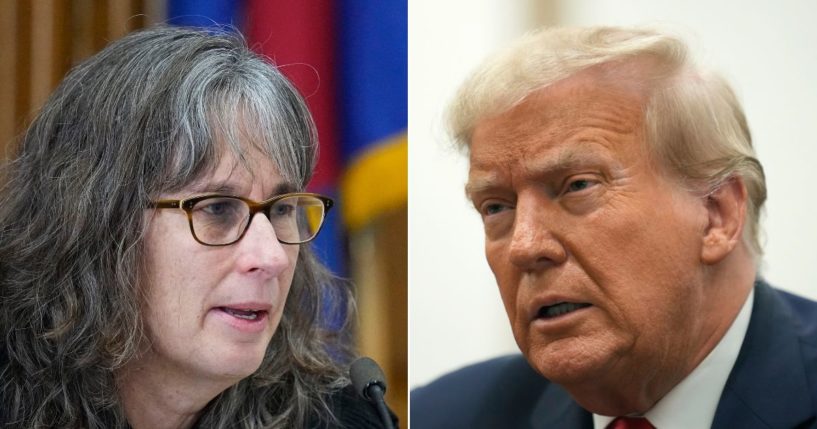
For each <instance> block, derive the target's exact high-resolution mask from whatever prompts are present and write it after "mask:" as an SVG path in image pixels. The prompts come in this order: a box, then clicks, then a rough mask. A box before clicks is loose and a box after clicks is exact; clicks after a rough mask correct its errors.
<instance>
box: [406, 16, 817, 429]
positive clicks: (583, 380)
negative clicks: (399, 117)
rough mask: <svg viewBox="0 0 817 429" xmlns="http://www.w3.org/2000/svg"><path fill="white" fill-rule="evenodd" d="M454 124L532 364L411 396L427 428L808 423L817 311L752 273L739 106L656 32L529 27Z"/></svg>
mask: <svg viewBox="0 0 817 429" xmlns="http://www.w3.org/2000/svg"><path fill="white" fill-rule="evenodd" d="M450 126H451V129H452V133H453V136H454V138H455V139H456V141H457V142H458V144H459V145H460V146H461V147H462V148H463V150H464V151H465V152H466V153H467V154H468V156H469V166H470V170H469V176H468V184H467V186H466V191H467V194H468V197H469V198H470V199H471V201H472V202H473V205H474V207H475V208H476V210H477V211H478V212H479V214H480V216H481V217H482V220H483V224H484V230H485V253H486V257H487V259H488V263H489V265H490V267H491V270H492V271H493V272H494V275H495V277H496V280H497V284H498V286H499V291H500V295H501V297H502V301H503V304H504V306H505V310H506V312H507V314H508V318H509V320H510V322H511V327H512V330H513V334H514V338H515V340H516V343H517V344H518V345H519V348H520V350H521V351H522V354H523V355H524V356H523V357H522V356H509V357H504V358H499V359H494V360H492V361H488V362H485V363H481V364H477V365H474V366H471V367H468V368H465V369H462V370H459V371H457V372H455V373H452V374H449V375H447V376H444V377H443V378H441V379H439V380H437V381H435V382H433V383H431V384H430V385H428V386H425V387H422V388H419V389H417V390H415V391H414V392H413V393H412V397H411V425H412V427H416V428H459V427H462V428H516V427H524V428H551V427H553V428H596V429H603V428H649V427H657V428H660V429H664V428H673V427H677V428H707V427H715V428H799V427H804V428H805V427H813V426H815V425H817V417H815V415H817V412H815V410H817V303H814V302H811V301H808V300H806V299H804V298H800V297H796V296H794V295H791V294H788V293H785V292H782V291H779V290H776V289H773V288H772V287H771V286H769V285H768V284H766V283H765V282H764V281H763V279H762V278H760V277H759V276H758V272H757V265H758V263H759V260H760V257H761V253H762V248H761V246H760V242H759V239H758V234H759V215H760V210H761V208H762V206H763V203H764V201H765V199H766V185H765V178H764V175H763V169H762V167H761V165H760V163H759V162H758V160H757V159H756V157H755V153H754V149H753V148H752V143H751V136H750V133H749V128H748V125H747V123H746V119H745V116H744V114H743V111H742V108H741V107H740V104H739V102H738V101H737V98H736V96H735V94H734V93H733V91H732V90H731V89H730V87H729V85H728V84H727V83H726V82H725V81H724V80H723V79H721V78H719V77H718V76H717V75H715V74H712V73H709V72H705V71H703V70H701V69H699V68H696V67H694V66H693V64H692V62H691V61H690V59H689V58H688V54H687V49H686V47H685V45H684V44H683V42H681V41H680V40H679V39H677V38H675V37H673V36H670V35H666V34H663V33H660V32H656V31H653V30H647V29H621V28H590V29H549V30H543V31H540V32H537V33H534V34H531V35H529V36H526V37H524V38H523V39H521V40H520V41H518V42H516V43H515V44H514V45H512V46H511V47H510V48H509V49H507V50H506V51H504V52H503V53H501V54H500V55H499V56H497V57H495V58H493V59H491V60H489V61H488V62H487V63H486V64H485V65H483V66H482V67H481V68H480V69H479V70H478V71H477V72H476V73H475V74H474V75H473V76H472V77H471V78H470V79H469V80H468V81H466V82H465V84H464V85H463V86H462V88H461V89H460V91H459V93H458V95H457V97H456V99H455V101H454V103H453V104H452V106H451V109H450Z"/></svg>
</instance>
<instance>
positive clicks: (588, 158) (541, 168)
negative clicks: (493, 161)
mask: <svg viewBox="0 0 817 429" xmlns="http://www.w3.org/2000/svg"><path fill="white" fill-rule="evenodd" d="M605 162H609V158H608V157H606V156H604V155H602V154H600V153H598V152H596V151H592V150H587V146H585V145H577V146H570V147H567V148H565V149H563V150H561V151H559V152H558V153H557V154H555V156H552V157H549V158H548V159H547V160H545V161H541V162H537V161H533V162H530V163H528V164H527V165H526V166H525V170H526V172H525V174H526V175H529V176H533V177H542V178H546V177H549V176H552V175H554V174H559V173H562V172H565V171H567V170H572V169H576V168H579V167H583V166H590V165H598V164H602V163H605ZM476 170H477V177H476V178H474V179H472V178H470V177H469V179H468V183H466V185H465V196H466V197H467V198H468V199H469V200H471V199H473V195H475V194H479V193H480V192H485V191H489V190H492V189H494V188H497V187H498V186H500V185H499V183H498V182H499V180H498V174H496V173H494V172H491V169H490V167H488V166H481V165H477V166H476ZM480 171H484V173H481V172H480Z"/></svg>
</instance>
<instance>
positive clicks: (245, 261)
mask: <svg viewBox="0 0 817 429" xmlns="http://www.w3.org/2000/svg"><path fill="white" fill-rule="evenodd" d="M236 244H237V245H238V248H239V252H240V254H239V257H238V261H237V263H238V269H239V270H240V271H241V272H243V273H256V274H258V275H261V276H264V277H277V276H278V275H279V274H281V273H282V272H283V271H284V270H286V269H287V268H289V266H290V265H291V264H293V263H295V261H290V260H289V256H288V255H287V252H286V249H285V248H284V246H297V245H293V244H283V243H281V242H280V241H278V236H277V235H276V233H275V228H273V227H272V224H271V223H270V221H269V219H268V218H267V217H266V216H265V215H264V214H263V213H256V214H255V215H254V216H253V217H252V219H250V226H249V227H248V228H247V231H246V232H245V233H244V237H242V238H241V240H240V241H239V242H238V243H236Z"/></svg>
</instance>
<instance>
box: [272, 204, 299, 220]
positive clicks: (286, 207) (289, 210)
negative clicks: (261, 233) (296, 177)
mask: <svg viewBox="0 0 817 429" xmlns="http://www.w3.org/2000/svg"><path fill="white" fill-rule="evenodd" d="M294 213H295V205H294V204H287V203H278V204H275V205H274V206H272V210H270V216H276V217H288V216H292V215H293V214H294Z"/></svg>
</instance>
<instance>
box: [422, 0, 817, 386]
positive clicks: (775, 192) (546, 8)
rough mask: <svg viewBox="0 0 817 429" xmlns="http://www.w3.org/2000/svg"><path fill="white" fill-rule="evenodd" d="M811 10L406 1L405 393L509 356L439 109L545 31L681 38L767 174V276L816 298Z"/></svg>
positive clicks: (816, 37)
mask: <svg viewBox="0 0 817 429" xmlns="http://www.w3.org/2000/svg"><path fill="white" fill-rule="evenodd" d="M815 16H817V3H815V2H813V1H810V0H789V1H785V2H776V3H771V2H742V1H737V0H709V1H703V0H691V1H685V2H678V1H673V0H524V1H521V0H520V1H514V2H506V1H501V0H484V1H481V2H479V3H474V2H469V1H466V0H449V1H446V2H434V1H431V0H416V1H415V0H412V2H411V4H410V5H409V24H410V32H411V40H410V42H411V43H410V49H409V64H410V73H409V88H410V92H409V112H410V113H409V114H410V117H411V121H410V127H409V133H410V135H411V147H410V152H409V164H410V166H411V168H410V172H409V182H410V184H411V193H410V197H409V207H410V209H409V230H410V232H411V234H410V239H409V284H410V285H411V286H410V287H411V296H410V308H411V334H410V349H411V352H410V361H411V370H410V385H411V386H412V387H416V386H418V385H421V384H424V383H427V382H429V381H431V380H432V379H434V378H436V377H438V376H439V375H441V374H443V373H445V372H448V371H451V370H453V369H455V368H458V367H461V366H463V365H466V364H468V363H473V362H477V361H481V360H484V359H487V358H489V357H492V356H498V355H502V354H507V353H517V352H518V349H517V347H516V344H515V343H514V341H513V338H512V336H511V330H510V327H509V323H508V320H507V318H506V316H505V312H504V309H503V307H502V304H501V302H500V297H499V293H498V292H497V287H496V283H495V281H494V278H493V275H492V274H491V271H490V270H489V268H488V266H487V263H486V262H485V257H484V254H483V236H482V224H481V221H480V220H479V218H478V216H477V214H476V212H475V211H474V210H473V208H472V206H471V205H470V204H469V202H468V201H467V200H466V198H465V194H464V191H463V186H464V184H465V180H466V176H467V162H466V160H465V159H464V158H463V157H462V156H461V155H459V154H458V153H456V151H454V150H453V149H452V148H451V147H450V141H449V139H448V137H447V135H446V133H445V124H444V121H443V117H442V113H443V111H444V108H445V106H446V104H447V103H448V101H449V100H450V99H451V98H452V96H453V93H454V91H455V90H456V88H457V86H458V85H459V83H461V82H462V81H463V80H464V79H465V77H466V76H467V75H468V74H469V72H470V71H472V70H473V69H474V68H475V67H476V66H477V65H478V64H479V63H480V62H481V61H482V59H484V58H485V56H487V55H488V54H489V53H491V52H494V51H496V50H497V49H499V48H500V47H502V46H503V45H505V44H507V43H508V42H509V41H511V40H513V39H514V38H516V37H518V36H519V35H522V34H524V33H525V32H527V31H530V30H532V29H534V28H538V27H540V26H543V25H633V24H638V25H649V26H656V27H660V28H664V29H667V30H669V31H671V32H673V33H676V34H680V35H682V36H683V37H684V39H685V40H686V41H687V42H688V43H689V44H690V46H691V48H692V51H693V53H694V54H695V57H696V58H697V59H698V60H699V62H700V63H701V64H703V65H706V66H709V67H710V68H713V69H715V70H718V71H720V72H721V73H722V74H723V75H725V77H726V78H727V79H728V80H729V81H730V82H731V83H732V85H733V87H734V88H735V90H736V91H737V93H738V95H739V97H740V99H741V100H742V102H743V106H744V109H745V111H746V114H747V116H748V120H749V124H750V127H751V130H752V134H753V141H754V143H755V147H756V149H757V152H758V156H759V158H760V160H761V162H762V163H763V166H764V168H765V171H766V176H767V186H768V192H769V198H768V201H767V204H766V216H765V218H764V219H763V229H764V231H765V236H766V239H765V250H766V255H765V257H764V263H763V267H762V273H763V275H764V276H765V277H766V278H767V279H768V280H769V281H770V282H772V284H774V285H776V286H778V287H780V288H782V289H786V290H789V291H793V292H795V293H798V294H801V295H804V296H808V297H811V298H812V299H817V263H816V262H817V250H816V249H815V248H816V247H817V201H815V198H814V194H815V190H814V185H813V183H814V178H813V174H812V172H813V171H814V169H815V162H817V137H815V133H814V131H813V126H814V125H813V124H814V121H815V119H817V84H815V82H814V76H817V50H815V46H817V26H815V25H814V19H815Z"/></svg>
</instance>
